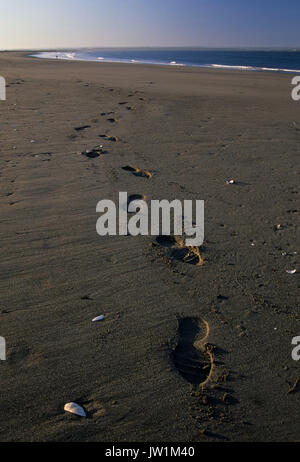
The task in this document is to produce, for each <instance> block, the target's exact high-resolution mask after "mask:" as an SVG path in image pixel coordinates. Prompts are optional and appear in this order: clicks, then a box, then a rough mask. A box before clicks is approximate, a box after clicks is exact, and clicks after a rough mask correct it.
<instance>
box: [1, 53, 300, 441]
mask: <svg viewBox="0 0 300 462" xmlns="http://www.w3.org/2000/svg"><path fill="white" fill-rule="evenodd" d="M0 74H1V75H3V76H4V77H6V79H7V84H8V88H7V101H6V102H0V124H1V125H0V129H1V146H0V168H1V170H0V175H1V187H0V197H1V228H0V230H1V254H0V258H1V275H0V287H1V302H0V319H1V323H0V326H1V327H0V335H1V336H3V337H5V338H6V341H7V355H8V358H7V361H6V362H1V363H0V369H1V374H0V394H1V398H0V399H1V405H0V408H1V412H0V440H1V441H116V442H122V441H139V442H148V441H163V442H173V441H174V442H187V441H188V442H195V441H205V442H207V441H209V442H211V441H295V440H299V439H300V417H299V405H300V391H299V392H298V389H297V388H296V389H295V390H294V391H293V392H291V393H289V390H290V388H291V387H292V385H293V384H294V383H295V382H296V380H297V379H299V378H300V365H299V364H298V363H297V362H295V361H293V360H292V358H291V351H292V346H291V340H292V338H293V337H294V336H297V335H299V334H300V325H299V321H300V315H299V298H298V297H297V296H298V294H299V287H300V280H299V272H298V273H296V274H295V275H289V274H287V273H286V270H288V269H293V268H298V270H299V266H298V265H299V263H298V258H299V257H298V255H295V254H294V253H293V252H297V251H298V250H299V232H297V231H299V161H298V159H299V141H300V103H299V102H298V103H296V102H294V101H292V99H291V85H290V82H291V75H285V74H270V73H257V72H240V71H234V72H233V71H225V70H218V71H216V70H210V69H192V68H175V67H160V66H157V67H156V66H147V65H125V64H104V63H101V64H98V63H80V62H55V61H48V60H38V59H34V58H30V57H26V56H24V53H23V54H22V53H1V54H0ZM120 103H126V104H120ZM127 107H130V108H131V110H128V109H127ZM104 113H105V115H104ZM110 113H112V114H110ZM107 119H115V120H116V122H114V121H109V120H107ZM85 125H88V126H90V128H87V129H85V130H82V131H76V130H74V129H75V128H76V127H80V126H85ZM99 135H107V136H108V137H116V140H108V139H105V138H100V137H99ZM32 140H35V141H36V142H35V143H32V142H31V141H32ZM99 144H104V146H105V149H106V151H107V152H106V154H105V155H101V156H100V157H98V158H95V159H89V158H87V157H84V156H82V155H81V152H82V151H84V150H86V149H91V148H93V147H94V146H96V145H99ZM126 166H134V167H136V168H137V169H141V170H145V171H147V172H150V173H151V175H153V176H152V178H147V176H143V175H142V176H139V175H134V173H136V172H134V171H128V170H123V169H122V168H123V167H126ZM151 175H150V176H151ZM231 178H234V179H235V180H236V181H237V183H236V184H235V185H226V180H228V179H231ZM119 191H127V192H128V193H129V194H141V195H145V196H147V198H148V199H169V200H171V199H174V198H178V199H194V200H196V199H200V200H205V207H206V209H205V211H206V219H205V226H206V230H205V244H204V246H203V248H202V249H201V255H202V257H203V258H204V260H205V263H204V265H203V266H195V265H191V264H187V263H185V262H183V261H180V260H176V258H174V256H175V255H176V249H172V248H170V247H165V246H163V245H160V244H157V243H156V240H155V238H153V237H130V236H125V237H106V238H103V237H102V238H101V237H99V236H98V235H97V234H96V227H95V226H96V220H97V218H98V216H97V214H96V204H97V202H98V201H99V200H101V199H113V200H117V199H118V193H119ZM278 224H280V225H281V228H280V229H279V230H277V228H276V226H277V225H278ZM251 243H252V244H253V243H254V244H255V245H251ZM166 244H167V243H166ZM282 252H287V255H286V256H283V255H282ZM101 314H104V315H105V321H104V322H103V323H95V324H92V323H91V320H92V319H93V318H94V317H95V316H98V315H101ZM70 401H75V402H77V403H79V404H81V405H83V406H84V408H85V409H86V411H87V413H88V418H87V419H80V418H77V417H76V416H72V415H68V414H66V413H65V412H64V411H63V409H64V405H65V403H67V402H70Z"/></svg>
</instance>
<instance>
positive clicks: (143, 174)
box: [122, 165, 153, 179]
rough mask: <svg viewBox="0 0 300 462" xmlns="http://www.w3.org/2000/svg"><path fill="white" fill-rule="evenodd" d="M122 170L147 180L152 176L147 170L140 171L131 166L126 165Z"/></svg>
mask: <svg viewBox="0 0 300 462" xmlns="http://www.w3.org/2000/svg"><path fill="white" fill-rule="evenodd" d="M122 170H125V172H131V173H132V174H133V175H135V176H140V177H143V178H148V179H151V178H152V176H153V175H152V173H151V172H149V171H148V170H141V169H139V168H137V167H133V166H131V165H126V167H122Z"/></svg>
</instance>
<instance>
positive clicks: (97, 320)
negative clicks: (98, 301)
mask: <svg viewBox="0 0 300 462" xmlns="http://www.w3.org/2000/svg"><path fill="white" fill-rule="evenodd" d="M104 319H105V316H104V315H103V314H102V315H101V316H97V318H94V319H93V320H92V322H100V321H104Z"/></svg>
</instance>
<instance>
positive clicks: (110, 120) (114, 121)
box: [107, 117, 120, 124]
mask: <svg viewBox="0 0 300 462" xmlns="http://www.w3.org/2000/svg"><path fill="white" fill-rule="evenodd" d="M107 121H108V122H110V123H111V124H116V123H119V122H120V121H119V120H118V119H115V118H114V117H110V118H109V119H107Z"/></svg>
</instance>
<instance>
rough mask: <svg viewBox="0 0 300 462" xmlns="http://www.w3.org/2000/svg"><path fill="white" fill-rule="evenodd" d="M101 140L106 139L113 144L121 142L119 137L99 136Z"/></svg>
mask: <svg viewBox="0 0 300 462" xmlns="http://www.w3.org/2000/svg"><path fill="white" fill-rule="evenodd" d="M99 138H104V139H106V140H107V141H112V142H113V143H116V142H117V141H119V138H118V137H117V136H109V135H99Z"/></svg>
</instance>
